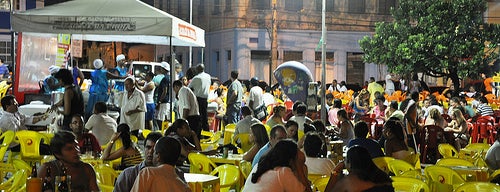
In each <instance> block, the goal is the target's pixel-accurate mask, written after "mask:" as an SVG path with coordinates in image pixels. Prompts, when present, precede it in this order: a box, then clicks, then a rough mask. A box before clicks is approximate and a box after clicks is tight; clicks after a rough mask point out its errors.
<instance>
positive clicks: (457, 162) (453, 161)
mask: <svg viewBox="0 0 500 192" xmlns="http://www.w3.org/2000/svg"><path fill="white" fill-rule="evenodd" d="M436 165H439V166H467V167H473V166H474V164H473V163H472V162H470V161H467V160H465V159H459V158H446V159H439V160H438V161H437V162H436Z"/></svg>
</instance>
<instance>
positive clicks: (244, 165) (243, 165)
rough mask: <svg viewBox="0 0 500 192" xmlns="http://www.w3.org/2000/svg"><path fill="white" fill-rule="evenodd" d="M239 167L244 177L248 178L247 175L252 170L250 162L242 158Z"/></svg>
mask: <svg viewBox="0 0 500 192" xmlns="http://www.w3.org/2000/svg"><path fill="white" fill-rule="evenodd" d="M239 167H240V171H241V174H242V175H243V177H244V179H245V180H246V179H247V178H248V175H250V172H252V162H250V161H245V160H242V161H240V166H239Z"/></svg>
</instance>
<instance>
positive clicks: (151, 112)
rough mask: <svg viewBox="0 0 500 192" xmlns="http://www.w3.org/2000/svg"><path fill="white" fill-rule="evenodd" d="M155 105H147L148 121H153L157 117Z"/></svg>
mask: <svg viewBox="0 0 500 192" xmlns="http://www.w3.org/2000/svg"><path fill="white" fill-rule="evenodd" d="M155 111H156V109H155V104H154V103H146V121H151V120H153V117H154V116H155Z"/></svg>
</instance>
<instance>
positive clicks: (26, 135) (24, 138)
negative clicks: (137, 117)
mask: <svg viewBox="0 0 500 192" xmlns="http://www.w3.org/2000/svg"><path fill="white" fill-rule="evenodd" d="M16 138H17V140H18V141H19V144H20V145H21V159H22V160H25V161H28V162H39V161H40V160H41V159H42V158H43V157H42V156H41V155H40V144H41V143H42V141H43V140H48V139H47V138H46V137H45V136H44V135H42V134H40V133H38V132H36V131H28V130H21V131H17V132H16Z"/></svg>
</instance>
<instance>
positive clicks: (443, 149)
mask: <svg viewBox="0 0 500 192" xmlns="http://www.w3.org/2000/svg"><path fill="white" fill-rule="evenodd" d="M438 151H439V154H441V156H443V158H458V151H457V150H456V149H455V147H453V146H452V145H450V144H448V143H441V144H439V145H438Z"/></svg>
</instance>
